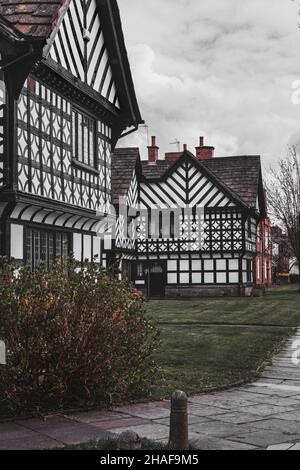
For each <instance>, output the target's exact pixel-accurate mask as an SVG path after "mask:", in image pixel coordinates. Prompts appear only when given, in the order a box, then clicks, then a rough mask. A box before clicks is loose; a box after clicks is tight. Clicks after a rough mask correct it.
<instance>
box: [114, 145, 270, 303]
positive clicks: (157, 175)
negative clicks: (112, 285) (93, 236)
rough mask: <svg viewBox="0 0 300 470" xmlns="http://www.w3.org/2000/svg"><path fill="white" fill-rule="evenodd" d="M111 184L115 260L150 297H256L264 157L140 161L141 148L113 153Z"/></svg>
mask: <svg viewBox="0 0 300 470" xmlns="http://www.w3.org/2000/svg"><path fill="white" fill-rule="evenodd" d="M112 177H113V180H112V181H113V193H114V203H115V204H116V208H117V211H118V212H119V213H120V214H121V217H120V218H119V220H120V222H119V225H118V226H117V229H116V231H117V234H116V241H115V245H114V250H115V256H116V257H117V258H118V257H119V259H122V264H123V271H124V272H126V273H127V275H128V276H129V277H130V278H131V279H132V281H133V282H134V283H135V284H136V286H137V287H138V288H140V289H141V290H142V291H143V292H144V293H145V294H146V295H150V296H164V295H166V296H173V297H177V296H197V295H203V294H204V295H211V294H212V295H221V296H222V295H248V294H250V293H251V291H252V288H253V286H254V283H255V279H254V277H255V273H254V269H255V257H256V242H257V227H258V223H259V221H260V220H262V219H263V218H264V217H266V207H265V198H264V191H263V186H262V176H261V163H260V157H257V156H244V157H243V156H242V157H226V158H211V159H208V160H200V159H199V158H196V157H195V156H194V155H193V154H191V153H190V152H189V151H184V152H182V154H179V155H178V158H177V159H176V161H166V160H158V161H156V162H141V160H140V156H139V151H138V149H135V148H128V149H116V150H115V152H114V155H113V174H112ZM118 198H119V200H118ZM119 201H124V202H123V203H121V205H120V202H119ZM123 204H124V206H125V205H126V204H127V206H128V208H129V209H128V217H127V224H128V226H129V227H130V230H129V231H128V232H126V227H125V225H126V224H124V222H123V221H124V218H125V215H124V214H125V211H124V207H123ZM170 219H173V221H172V220H170ZM175 219H176V220H177V221H178V224H177V229H176V230H174V220H175ZM172 227H173V228H172ZM132 232H135V236H134V233H132Z"/></svg>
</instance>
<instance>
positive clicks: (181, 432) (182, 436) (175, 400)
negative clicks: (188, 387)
mask: <svg viewBox="0 0 300 470" xmlns="http://www.w3.org/2000/svg"><path fill="white" fill-rule="evenodd" d="M169 446H170V448H171V449H174V450H188V449H189V432H188V410H187V396H186V394H185V393H184V392H180V391H176V392H174V393H173V395H172V399H171V416H170V438H169Z"/></svg>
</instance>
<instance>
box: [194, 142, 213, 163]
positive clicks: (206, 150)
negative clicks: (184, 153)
mask: <svg viewBox="0 0 300 470" xmlns="http://www.w3.org/2000/svg"><path fill="white" fill-rule="evenodd" d="M214 154H215V147H210V146H207V145H204V137H200V142H199V147H196V157H197V158H199V160H206V159H209V158H213V157H214Z"/></svg>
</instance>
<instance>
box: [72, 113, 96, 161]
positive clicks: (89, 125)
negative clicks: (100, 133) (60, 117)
mask: <svg viewBox="0 0 300 470" xmlns="http://www.w3.org/2000/svg"><path fill="white" fill-rule="evenodd" d="M72 154H73V160H74V162H75V163H79V164H81V165H84V166H87V167H90V168H92V169H94V170H95V169H96V167H97V159H96V121H95V119H93V118H91V117H90V116H88V115H87V114H84V113H82V112H80V111H78V110H77V109H73V111H72Z"/></svg>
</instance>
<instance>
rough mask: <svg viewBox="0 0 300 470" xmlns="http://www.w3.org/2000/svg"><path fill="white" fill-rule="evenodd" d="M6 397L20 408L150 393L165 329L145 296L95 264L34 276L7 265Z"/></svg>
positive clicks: (2, 314)
mask: <svg viewBox="0 0 300 470" xmlns="http://www.w3.org/2000/svg"><path fill="white" fill-rule="evenodd" d="M0 267H1V275H0V338H1V339H3V340H4V341H5V342H6V347H7V366H3V367H1V368H0V397H1V400H2V402H3V401H4V402H5V404H6V406H7V407H9V408H10V410H12V411H13V412H14V413H19V412H22V411H24V410H26V411H29V410H30V411H33V410H34V409H38V410H40V411H41V412H46V411H49V410H56V409H60V408H64V407H69V406H77V405H83V404H84V405H95V404H97V405H100V404H104V403H105V404H113V403H115V402H121V401H125V400H130V399H136V398H139V397H143V396H145V395H146V394H147V392H148V389H149V386H150V384H151V381H152V379H153V377H154V374H155V371H156V367H155V363H154V361H153V359H152V353H153V351H154V349H155V346H156V344H157V340H158V333H157V331H156V330H155V328H154V327H153V325H152V323H151V321H149V320H148V319H147V318H146V316H145V312H144V307H143V304H142V300H141V296H140V293H139V292H137V291H136V290H135V289H134V288H133V287H132V286H131V285H130V284H129V283H128V282H127V281H120V280H118V279H116V278H115V277H114V276H113V275H112V274H111V273H109V272H106V271H104V270H101V269H99V268H98V267H97V265H96V264H93V263H92V264H90V265H88V266H87V267H86V269H85V270H84V271H83V270H79V269H76V266H75V263H74V261H73V260H70V261H69V263H68V266H67V267H63V266H62V265H60V264H58V263H57V264H55V265H54V266H53V269H52V270H50V271H47V270H46V268H45V267H43V266H40V267H39V268H38V269H37V270H36V271H35V272H34V273H32V272H31V270H30V268H29V267H26V266H23V267H20V268H19V269H18V271H16V266H15V265H14V264H13V263H9V262H7V261H3V260H2V262H1V266H0Z"/></svg>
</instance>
